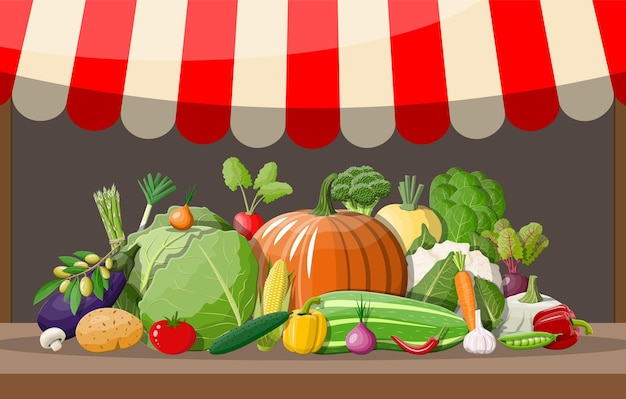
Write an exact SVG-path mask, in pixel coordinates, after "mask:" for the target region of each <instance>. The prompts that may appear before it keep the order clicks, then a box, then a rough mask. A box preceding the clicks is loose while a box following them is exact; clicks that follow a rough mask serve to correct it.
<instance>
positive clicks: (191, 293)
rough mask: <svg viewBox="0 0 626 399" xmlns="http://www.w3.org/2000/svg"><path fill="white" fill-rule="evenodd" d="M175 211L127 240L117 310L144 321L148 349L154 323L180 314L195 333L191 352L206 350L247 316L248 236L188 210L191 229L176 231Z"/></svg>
mask: <svg viewBox="0 0 626 399" xmlns="http://www.w3.org/2000/svg"><path fill="white" fill-rule="evenodd" d="M174 208H175V207H172V208H170V209H169V211H168V214H163V215H157V216H156V217H155V220H154V222H153V223H152V225H151V226H150V227H149V228H147V229H146V230H143V231H140V232H136V233H133V234H131V235H130V236H129V237H128V243H127V245H126V246H125V248H123V250H122V252H124V253H126V254H127V255H129V254H130V255H132V256H127V257H126V259H128V261H127V262H126V264H125V265H123V267H124V270H125V272H126V276H127V283H126V286H125V287H124V290H123V291H122V294H121V295H120V297H119V299H118V300H117V302H116V304H115V306H116V307H119V308H121V309H124V310H126V311H128V312H131V313H133V314H134V315H135V316H137V317H138V318H139V319H140V320H141V321H142V323H143V326H144V337H143V342H144V343H146V344H148V345H149V339H148V337H147V332H148V331H149V330H150V327H151V326H152V324H153V323H154V322H156V321H159V320H163V319H165V318H167V317H172V316H173V315H174V313H175V312H178V316H179V317H180V318H181V319H184V320H185V321H186V322H188V323H189V324H191V325H192V326H193V327H194V329H195V330H196V332H197V339H196V343H195V345H194V346H193V347H192V348H191V350H207V349H208V348H209V346H210V345H211V343H212V342H213V341H214V340H215V339H217V337H219V336H220V335H222V334H223V333H225V332H227V331H229V330H232V329H233V328H235V327H237V326H239V325H241V324H243V323H244V322H246V321H247V320H248V319H249V318H250V317H251V315H252V312H253V310H254V306H255V300H256V281H257V277H258V272H259V266H258V262H257V260H256V258H255V256H254V254H253V253H252V249H251V248H250V245H249V243H248V241H247V240H246V238H245V237H243V236H242V235H240V234H239V233H237V232H236V231H235V230H233V229H232V227H231V226H230V225H229V224H228V223H227V222H226V221H224V220H223V219H222V218H220V217H219V216H217V215H216V214H214V213H213V212H211V211H209V210H208V209H206V208H198V207H190V210H191V211H192V214H193V215H194V220H195V222H194V225H193V226H192V227H191V228H190V229H189V230H185V231H180V230H176V229H174V228H172V227H171V226H170V225H169V216H168V215H169V212H171V211H172V210H173V209H174Z"/></svg>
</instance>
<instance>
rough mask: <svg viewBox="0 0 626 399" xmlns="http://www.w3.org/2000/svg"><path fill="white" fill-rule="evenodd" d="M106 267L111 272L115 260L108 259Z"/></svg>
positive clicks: (105, 262) (105, 263)
mask: <svg viewBox="0 0 626 399" xmlns="http://www.w3.org/2000/svg"><path fill="white" fill-rule="evenodd" d="M104 266H105V267H106V268H107V269H109V270H111V268H112V267H113V259H111V258H107V260H105V261H104Z"/></svg>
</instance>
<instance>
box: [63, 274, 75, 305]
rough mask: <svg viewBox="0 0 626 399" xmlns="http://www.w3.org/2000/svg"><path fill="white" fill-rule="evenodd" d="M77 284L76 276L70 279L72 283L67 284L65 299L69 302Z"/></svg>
mask: <svg viewBox="0 0 626 399" xmlns="http://www.w3.org/2000/svg"><path fill="white" fill-rule="evenodd" d="M77 285H78V282H77V280H76V279H75V278H73V279H72V280H70V285H68V286H67V289H66V290H65V294H64V295H63V300H64V301H66V302H67V301H69V300H70V296H71V295H72V290H73V289H74V286H77Z"/></svg>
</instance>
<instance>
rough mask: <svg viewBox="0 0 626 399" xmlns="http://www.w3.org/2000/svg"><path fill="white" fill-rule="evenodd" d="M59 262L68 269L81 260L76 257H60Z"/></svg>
mask: <svg viewBox="0 0 626 399" xmlns="http://www.w3.org/2000/svg"><path fill="white" fill-rule="evenodd" d="M59 260H60V261H61V262H63V264H64V265H66V266H67V267H72V266H74V263H76V262H79V261H80V260H81V259H78V258H77V257H75V256H59Z"/></svg>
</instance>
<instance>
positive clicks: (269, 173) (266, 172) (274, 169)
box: [253, 162, 278, 190]
mask: <svg viewBox="0 0 626 399" xmlns="http://www.w3.org/2000/svg"><path fill="white" fill-rule="evenodd" d="M277 176H278V165H276V162H268V163H266V164H265V165H263V167H262V168H261V169H260V170H259V173H258V174H257V176H256V179H254V186H253V188H254V189H255V190H258V189H260V188H261V187H263V186H264V185H266V184H269V183H274V182H275V181H276V177H277Z"/></svg>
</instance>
